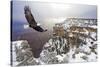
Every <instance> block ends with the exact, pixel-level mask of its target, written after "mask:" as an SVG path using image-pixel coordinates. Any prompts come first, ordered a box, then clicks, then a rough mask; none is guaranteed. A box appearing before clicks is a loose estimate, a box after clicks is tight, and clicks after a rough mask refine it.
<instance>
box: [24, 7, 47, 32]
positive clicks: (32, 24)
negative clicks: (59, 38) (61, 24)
mask: <svg viewBox="0 0 100 67" xmlns="http://www.w3.org/2000/svg"><path fill="white" fill-rule="evenodd" d="M24 14H25V18H26V20H27V22H28V23H29V27H31V28H33V29H35V30H36V31H38V32H45V31H47V29H46V30H44V29H43V28H41V27H40V26H39V25H38V24H37V22H36V21H35V19H34V17H33V15H32V13H31V10H30V8H29V6H25V7H24Z"/></svg>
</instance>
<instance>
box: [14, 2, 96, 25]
mask: <svg viewBox="0 0 100 67" xmlns="http://www.w3.org/2000/svg"><path fill="white" fill-rule="evenodd" d="M26 5H27V6H29V7H30V9H31V12H32V14H33V16H34V18H35V20H36V22H38V23H41V24H42V25H47V26H48V25H49V26H50V25H52V24H54V23H58V22H63V21H64V20H65V19H66V18H71V17H77V18H94V19H95V18H97V6H96V5H82V4H69V3H68V4H67V3H53V2H50V3H49V2H34V1H13V5H12V17H13V18H12V19H13V22H16V21H18V22H24V23H27V20H26V18H25V15H24V6H26Z"/></svg>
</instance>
